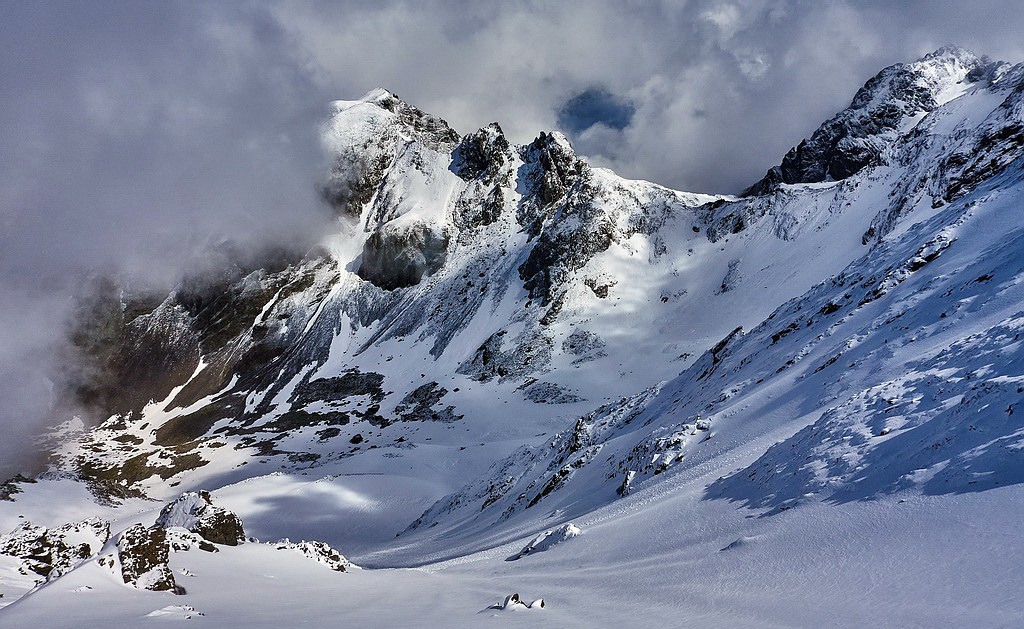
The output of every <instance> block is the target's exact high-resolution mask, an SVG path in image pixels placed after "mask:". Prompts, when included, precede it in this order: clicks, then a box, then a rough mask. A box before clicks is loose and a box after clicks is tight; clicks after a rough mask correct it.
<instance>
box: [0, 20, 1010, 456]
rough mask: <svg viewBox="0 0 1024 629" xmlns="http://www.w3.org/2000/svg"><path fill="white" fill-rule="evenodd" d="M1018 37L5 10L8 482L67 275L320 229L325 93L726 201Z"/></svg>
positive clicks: (1005, 54) (674, 23)
mask: <svg viewBox="0 0 1024 629" xmlns="http://www.w3.org/2000/svg"><path fill="white" fill-rule="evenodd" d="M1022 32H1024V8H1022V7H1021V3H1019V2H1017V1H1013V0H1006V1H992V2H978V1H974V2H937V1H936V2H931V1H923V0H919V1H914V0H904V1H901V2H892V3H883V2H866V1H865V2H826V1H824V0H815V1H808V2H799V1H795V0H732V1H728V2H713V1H710V0H698V1H690V2H683V1H669V0H663V1H661V2H657V1H651V2H638V1H632V0H608V1H605V2H553V1H552V2H540V1H537V2H457V1H450V2H441V1H428V0H417V1H408V2H382V1H375V2H337V1H331V2H270V3H256V2H254V3H243V2H234V1H231V2H224V3H220V4H217V3H212V4H203V3H198V2H183V3H178V2H136V1H131V2H124V3H119V2H110V1H105V2H102V3H85V2H61V3H53V4H51V3H47V2H36V1H32V2H28V1H24V2H9V3H5V4H4V8H3V19H2V20H0V55H2V57H0V58H2V59H3V61H2V62H0V86H2V90H0V428H2V429H3V430H4V434H3V435H0V441H4V442H5V443H7V444H13V445H8V446H7V448H6V449H4V448H3V447H0V473H2V472H3V467H4V466H3V465H2V463H3V460H4V459H6V461H7V462H8V464H9V463H10V461H12V460H13V458H12V454H11V453H12V451H13V450H12V449H11V448H18V447H20V445H19V444H20V443H21V442H20V441H19V440H18V438H16V437H15V435H16V434H20V433H25V432H26V431H28V430H29V428H31V427H34V426H36V425H38V424H39V421H40V420H41V419H42V418H44V417H45V415H46V413H45V407H46V403H47V396H48V393H47V392H48V390H49V385H48V382H47V380H46V377H45V374H46V370H47V369H48V368H49V366H48V364H47V357H48V356H50V355H51V354H50V352H51V347H52V343H54V342H56V341H58V340H59V338H60V336H61V331H62V329H63V328H62V318H63V317H64V314H65V312H66V310H67V307H68V304H69V299H68V295H69V294H70V293H71V292H72V291H73V290H74V288H75V284H76V283H78V282H80V281H81V278H82V276H83V275H82V274H83V273H87V272H89V271H91V270H100V271H103V272H111V273H117V274H120V275H122V276H123V277H130V278H132V281H135V282H137V283H155V284H164V285H166V284H168V283H170V282H173V280H174V279H175V278H176V277H177V276H178V275H179V274H180V273H181V271H182V269H183V268H184V267H185V266H187V265H190V264H195V262H196V260H197V259H201V258H202V257H203V256H205V255H206V252H208V251H209V249H210V247H211V246H212V245H214V244H215V243H217V242H219V241H220V240H221V239H223V238H232V239H236V240H240V241H243V242H246V243H249V244H250V245H251V246H256V244H261V243H262V244H267V243H270V244H275V243H282V242H283V243H298V244H299V246H303V245H305V244H306V243H309V242H313V241H314V240H315V239H316V237H317V235H318V234H320V233H322V232H323V230H324V229H325V228H326V225H327V220H328V219H327V215H326V212H325V209H324V208H323V207H322V206H321V205H320V204H319V203H318V201H317V199H316V196H315V194H314V184H315V181H316V179H317V177H318V175H319V174H320V172H322V168H323V163H324V160H323V156H322V155H321V154H320V149H319V145H318V143H317V127H318V124H319V123H320V121H321V118H322V116H323V114H324V112H325V105H326V103H327V102H329V101H330V100H332V99H337V98H356V97H358V96H359V95H361V94H363V93H364V92H366V91H369V90H370V89H372V88H374V87H376V86H378V85H379V86H383V87H387V88H388V89H390V90H392V91H393V92H395V93H397V94H398V95H399V96H401V97H402V98H404V99H405V100H407V101H409V102H411V103H413V104H415V105H417V106H419V107H420V108H422V109H425V110H427V111H429V112H431V113H435V114H437V115H440V116H442V117H444V118H445V119H447V120H448V121H449V122H450V123H451V124H452V125H453V126H454V127H455V128H456V129H457V130H459V131H460V132H463V133H465V132H469V131H472V130H473V129H475V128H478V127H480V126H482V125H484V124H486V123H488V122H491V121H494V120H496V121H498V122H500V123H501V125H502V127H503V128H504V129H505V131H506V133H507V134H508V135H509V136H510V137H511V139H512V140H513V141H514V142H517V143H523V142H528V141H530V140H531V139H532V138H533V137H535V136H536V134H537V132H538V131H540V130H545V129H552V128H559V127H560V128H562V129H564V130H565V131H567V132H569V133H570V137H571V138H572V140H573V142H574V144H575V146H576V147H577V149H578V150H579V151H580V152H581V153H583V154H585V155H587V156H589V157H590V159H591V161H592V162H594V163H596V164H600V165H606V166H610V167H612V168H614V169H616V170H617V171H619V172H620V174H623V175H625V176H629V177H637V178H645V179H650V180H653V181H656V182H658V183H661V184H664V185H668V186H672V187H676V188H682V189H687V190H694V191H702V192H736V191H738V190H740V189H742V188H743V187H745V186H746V185H748V184H750V183H752V182H753V181H755V180H756V179H758V178H759V177H760V176H761V175H762V174H763V173H764V171H765V170H766V169H767V168H768V167H770V166H771V165H773V164H775V163H777V162H778V161H779V160H780V158H781V156H782V155H783V153H784V152H785V151H786V150H787V149H788V148H789V147H790V146H792V145H793V144H795V143H796V142H798V141H799V140H800V139H801V138H802V137H804V136H806V135H807V134H809V133H810V132H811V131H813V129H814V128H815V127H817V125H818V124H819V123H820V122H821V121H822V120H824V119H825V118H827V117H828V116H829V115H831V114H832V113H834V112H835V111H837V110H838V109H841V108H842V107H844V106H845V105H846V104H847V103H848V102H849V100H850V99H851V97H852V96H853V94H854V92H855V91H856V89H857V88H858V87H859V86H860V85H861V84H863V82H864V81H865V80H866V79H868V78H869V77H870V76H871V75H873V74H874V73H875V72H877V71H878V70H879V69H881V68H882V67H884V66H886V65H889V64H892V63H896V62H899V61H908V60H912V59H914V58H916V57H919V56H920V55H922V54H924V53H926V52H928V51H930V50H932V49H934V48H937V47H938V46H941V45H944V44H959V45H962V46H965V47H968V48H971V49H973V50H975V51H976V52H978V53H979V54H988V55H991V56H993V57H995V58H1002V59H1006V60H1010V61H1015V62H1016V61H1020V60H1022V59H1024V45H1022V42H1024V38H1021V33H1022ZM581 95H582V96H581ZM601 120H603V121H604V122H600V121H601ZM595 121H598V122H596V124H591V123H594V122H595Z"/></svg>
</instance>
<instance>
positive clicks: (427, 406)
mask: <svg viewBox="0 0 1024 629" xmlns="http://www.w3.org/2000/svg"><path fill="white" fill-rule="evenodd" d="M447 394H448V389H446V388H444V387H442V386H441V385H439V384H438V383H436V382H428V383H427V384H424V385H422V386H419V387H417V388H416V389H414V390H413V391H411V392H410V393H409V394H408V395H406V396H405V397H404V398H402V401H401V402H399V404H398V406H396V407H395V413H396V414H398V416H399V418H400V419H401V420H402V421H436V422H453V421H456V420H459V419H462V415H456V413H455V407H454V406H448V407H445V408H442V409H440V410H434V409H433V407H434V406H435V405H436V404H438V403H439V402H440V401H441V399H442V398H443V397H444V396H445V395H447Z"/></svg>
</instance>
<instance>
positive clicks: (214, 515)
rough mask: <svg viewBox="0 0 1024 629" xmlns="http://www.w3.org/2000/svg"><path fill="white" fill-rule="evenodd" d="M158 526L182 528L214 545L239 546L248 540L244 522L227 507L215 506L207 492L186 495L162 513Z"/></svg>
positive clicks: (192, 492) (157, 520)
mask: <svg viewBox="0 0 1024 629" xmlns="http://www.w3.org/2000/svg"><path fill="white" fill-rule="evenodd" d="M156 526H157V527H159V528H162V529H166V528H171V527H181V528H183V529H185V530H187V531H190V532H192V533H196V534H197V535H200V536H201V537H202V538H203V539H205V540H207V541H209V542H213V543H214V544H223V545H225V546H237V545H238V544H239V543H241V542H242V541H244V540H245V531H244V530H242V521H241V520H239V519H238V516H237V515H235V514H234V513H232V512H231V511H228V510H227V509H225V508H223V507H218V506H215V505H214V504H213V500H212V498H211V497H210V493H209V492H206V491H200V492H194V491H190V492H186V493H184V494H182V495H181V496H179V497H178V498H177V499H176V500H175V501H174V502H171V503H170V504H168V505H167V506H165V507H164V508H163V509H162V510H161V511H160V516H159V517H158V518H157V519H156Z"/></svg>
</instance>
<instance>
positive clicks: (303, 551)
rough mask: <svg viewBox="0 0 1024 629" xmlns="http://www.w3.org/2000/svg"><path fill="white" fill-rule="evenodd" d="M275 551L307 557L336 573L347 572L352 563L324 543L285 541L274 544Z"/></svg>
mask: <svg viewBox="0 0 1024 629" xmlns="http://www.w3.org/2000/svg"><path fill="white" fill-rule="evenodd" d="M274 547H275V548H277V550H291V551H294V552H297V553H299V554H300V555H303V556H304V557H309V558H310V559H312V560H313V561H315V562H317V563H321V564H323V565H325V566H327V567H328V568H330V569H331V570H334V571H336V572H348V569H349V568H351V567H353V565H352V562H351V561H349V560H348V559H346V558H345V556H344V555H342V554H341V553H339V552H338V551H337V550H335V549H333V548H331V546H330V545H329V544H327V543H326V542H316V541H313V542H306V541H302V542H298V543H294V542H290V541H288V540H287V539H285V540H282V541H280V542H277V543H276V544H274Z"/></svg>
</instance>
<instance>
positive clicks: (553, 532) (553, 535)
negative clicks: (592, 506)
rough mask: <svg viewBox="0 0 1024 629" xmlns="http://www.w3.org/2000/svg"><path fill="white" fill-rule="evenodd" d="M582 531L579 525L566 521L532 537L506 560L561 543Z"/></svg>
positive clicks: (513, 559) (519, 557)
mask: <svg viewBox="0 0 1024 629" xmlns="http://www.w3.org/2000/svg"><path fill="white" fill-rule="evenodd" d="M582 532H583V529H581V528H580V527H578V526H576V525H575V524H573V523H572V522H566V523H565V524H563V525H561V526H559V527H557V528H554V529H550V530H547V531H544V532H543V533H541V534H540V535H538V536H537V537H534V538H533V540H531V541H530V543H529V544H527V545H526V546H523V549H522V550H521V551H519V553H518V554H516V555H513V556H512V557H509V559H508V560H509V561H515V560H517V559H521V558H522V557H525V556H526V555H532V554H535V553H540V552H544V551H545V550H549V549H550V548H552V547H553V546H555V545H557V544H561V543H562V542H564V541H566V540H569V539H572V538H574V537H576V536H577V535H579V534H580V533H582Z"/></svg>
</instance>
